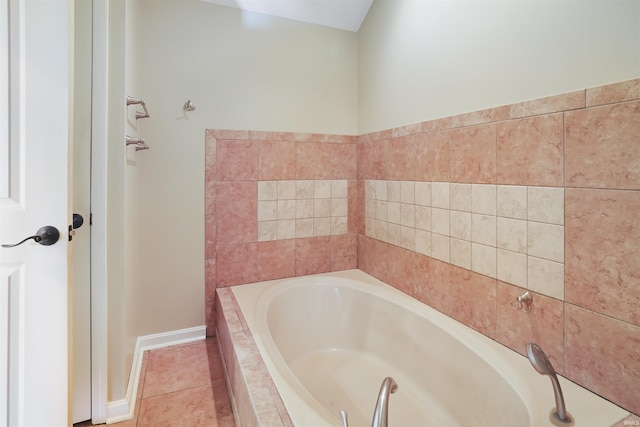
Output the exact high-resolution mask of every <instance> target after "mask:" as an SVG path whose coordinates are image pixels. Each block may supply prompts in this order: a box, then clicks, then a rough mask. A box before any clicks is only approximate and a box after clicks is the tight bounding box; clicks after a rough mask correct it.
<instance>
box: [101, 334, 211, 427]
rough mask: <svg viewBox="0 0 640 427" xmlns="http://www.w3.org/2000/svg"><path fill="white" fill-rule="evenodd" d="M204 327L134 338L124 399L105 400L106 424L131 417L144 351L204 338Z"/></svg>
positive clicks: (134, 406)
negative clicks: (133, 348)
mask: <svg viewBox="0 0 640 427" xmlns="http://www.w3.org/2000/svg"><path fill="white" fill-rule="evenodd" d="M206 329H207V328H206V326H196V327H194V328H188V329H181V330H179V331H170V332H163V333H160V334H153V335H145V336H141V337H138V339H137V340H136V348H135V350H134V352H133V362H132V365H131V374H130V375H129V386H128V387H127V397H126V399H120V400H115V401H111V402H107V424H113V423H117V422H120V421H126V420H130V419H132V418H133V412H134V411H135V408H136V397H137V395H138V385H139V384H138V382H139V380H140V369H141V368H142V356H143V355H144V352H145V351H147V350H155V349H157V348H162V347H169V346H171V345H178V344H185V343H189V342H194V341H200V340H204V339H205V338H206Z"/></svg>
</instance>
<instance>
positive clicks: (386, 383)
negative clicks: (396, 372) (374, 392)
mask: <svg viewBox="0 0 640 427" xmlns="http://www.w3.org/2000/svg"><path fill="white" fill-rule="evenodd" d="M397 390H398V385H397V384H396V382H395V381H394V380H393V378H391V377H387V378H385V379H384V380H383V381H382V385H381V386H380V392H379V393H378V401H377V402H376V409H375V411H374V412H373V421H372V422H371V427H387V425H388V422H389V421H388V419H389V395H390V394H391V393H395V392H396V391H397Z"/></svg>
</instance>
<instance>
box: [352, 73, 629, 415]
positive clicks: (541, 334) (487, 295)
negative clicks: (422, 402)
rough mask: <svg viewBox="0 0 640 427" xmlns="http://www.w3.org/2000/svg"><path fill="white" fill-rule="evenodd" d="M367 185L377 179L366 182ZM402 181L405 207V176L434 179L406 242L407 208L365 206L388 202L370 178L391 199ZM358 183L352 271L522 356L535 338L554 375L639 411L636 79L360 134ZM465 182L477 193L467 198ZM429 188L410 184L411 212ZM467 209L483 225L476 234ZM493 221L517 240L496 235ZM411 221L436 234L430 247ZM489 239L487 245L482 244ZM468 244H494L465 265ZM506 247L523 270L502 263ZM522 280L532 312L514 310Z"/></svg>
mask: <svg viewBox="0 0 640 427" xmlns="http://www.w3.org/2000/svg"><path fill="white" fill-rule="evenodd" d="M367 181H369V182H376V184H375V185H374V186H372V185H371V184H369V185H368V186H369V189H368V191H367V184H366V182H367ZM398 182H399V183H400V186H401V188H400V190H401V193H400V204H401V206H400V207H401V208H402V203H403V199H402V183H403V182H405V185H410V184H408V183H410V182H413V183H414V185H415V188H419V187H423V186H429V185H430V186H431V206H430V207H431V230H430V231H427V230H421V229H420V227H418V226H414V229H415V233H416V238H415V241H412V240H411V239H406V240H404V241H403V240H402V237H403V234H402V230H403V228H402V227H403V223H402V221H403V220H404V221H405V222H406V221H407V220H408V221H410V214H409V217H404V219H403V216H402V213H403V212H402V210H401V211H400V224H396V222H397V219H398V216H397V207H393V208H392V211H393V210H394V209H395V212H392V213H391V215H392V217H393V218H395V219H393V221H391V220H390V219H389V215H390V211H389V200H387V212H386V215H387V217H386V222H385V221H384V220H382V219H381V218H384V215H385V213H384V206H383V205H384V203H382V204H380V203H372V202H373V201H376V198H378V199H384V197H383V195H382V196H381V195H378V196H375V195H373V194H372V192H373V191H374V190H373V188H374V187H375V186H378V185H380V186H382V187H384V186H383V185H382V184H379V183H386V185H387V188H386V191H387V195H386V196H387V199H388V198H389V185H392V186H395V187H396V188H397V186H398ZM469 187H470V188H471V208H470V209H469V198H468V194H469ZM415 188H414V190H415ZM434 188H436V193H434ZM494 188H495V191H496V199H495V203H494V202H493V199H492V194H493V189H494ZM446 189H448V190H449V193H448V194H449V205H448V209H447V205H446V197H440V196H442V195H443V194H445V193H446ZM358 190H359V194H360V199H359V203H360V206H359V210H358V213H359V215H360V218H359V221H360V224H361V225H360V227H361V228H360V229H359V232H360V237H359V241H358V268H359V269H361V270H363V271H365V272H367V273H369V274H371V275H373V276H375V277H377V278H379V279H381V280H383V281H384V282H386V283H389V284H391V285H393V286H395V287H396V288H399V289H401V290H403V291H404V292H406V293H408V294H410V295H412V296H414V297H416V298H417V299H419V300H421V301H423V302H425V303H427V304H429V305H431V306H432V307H434V308H436V309H438V310H439V311H441V312H443V313H445V314H447V315H449V316H451V317H453V318H455V319H457V320H459V321H461V322H463V323H465V324H467V325H469V326H471V327H472V328H474V329H476V330H478V331H480V332H482V333H484V334H485V335H488V336H489V337H492V338H494V339H495V340H497V341H499V342H501V343H503V344H505V345H507V346H509V347H511V348H512V349H514V350H516V351H518V352H520V353H524V348H525V343H526V342H527V341H530V340H534V341H536V342H538V343H539V344H540V345H541V346H542V347H543V348H544V350H545V352H546V353H547V354H548V355H549V356H550V358H551V361H552V363H553V365H554V367H555V368H556V370H557V371H559V372H560V373H561V374H563V375H564V376H566V377H568V378H569V379H571V380H573V381H575V382H577V383H578V384H581V385H583V386H585V387H586V388H588V389H590V390H592V391H594V392H595V393H598V394H600V395H602V396H604V397H605V398H607V399H609V400H612V401H613V402H615V403H617V404H619V405H620V406H622V407H624V408H626V409H628V410H630V411H631V412H634V413H636V414H637V413H640V387H638V384H639V383H640V351H639V349H640V310H639V309H638V307H640V216H639V215H638V212H640V191H639V190H640V79H637V80H632V81H628V82H622V83H617V84H612V85H608V86H603V87H599V88H594V89H587V90H581V91H576V92H572V93H569V94H565V95H559V96H553V97H550V98H545V99H540V100H534V101H528V102H523V103H519V104H513V105H507V106H503V107H498V108H492V109H490V110H485V111H478V112H474V113H469V114H463V115H460V116H455V117H448V118H444V119H439V120H433V121H428V122H424V123H418V124H415V125H410V126H405V127H402V128H396V129H388V130H384V131H380V132H376V133H372V134H367V135H362V136H360V137H359V139H358ZM376 190H377V189H376ZM474 190H478V191H477V192H481V193H482V192H484V193H486V194H484V195H483V196H482V197H481V198H480V199H477V198H476V199H474V197H473V195H474ZM380 191H381V192H384V188H381V189H380ZM503 192H511V193H514V194H515V193H519V194H520V199H521V200H523V201H526V202H527V204H526V205H525V204H522V205H521V206H520V208H521V209H520V214H519V215H516V214H515V213H514V212H512V213H509V214H505V213H504V212H503V211H501V196H500V194H501V193H503ZM438 193H440V196H438V195H437V194H438ZM376 194H377V193H376ZM425 194H426V193H425V191H416V192H415V193H414V201H413V206H414V207H415V208H416V209H417V208H418V207H420V206H423V205H424V204H426V201H425V202H422V201H420V200H419V199H418V197H419V195H420V196H424V195H425ZM434 194H436V196H435V197H436V199H434ZM461 194H462V195H464V196H462V197H461ZM487 194H491V195H490V196H487ZM545 194H546V195H548V196H549V197H550V198H549V199H547V198H546V196H545ZM393 197H395V198H396V199H395V200H396V201H397V195H395V194H394V196H393ZM409 197H410V195H409ZM367 198H368V199H369V200H370V201H369V202H368V203H369V206H368V208H367V206H366V205H367V201H366V199H367ZM438 199H440V200H438ZM513 199H517V197H516V198H513ZM474 200H475V201H476V202H478V201H489V203H487V205H486V206H483V207H482V208H478V207H477V206H474ZM560 200H564V202H560ZM434 203H435V205H434ZM407 204H408V205H410V206H411V204H410V203H409V202H407ZM372 205H375V206H372ZM461 206H464V208H462V207H461ZM552 206H556V208H553V209H552ZM376 207H379V208H380V210H381V211H380V212H372V210H374V211H375V208H376ZM367 209H368V217H369V219H368V220H367V219H366V216H367V215H366V213H367ZM436 209H439V211H436ZM479 209H481V210H479ZM488 209H495V210H496V211H495V213H494V212H489V211H488ZM434 211H436V212H438V214H437V215H438V217H435V216H434ZM405 213H406V212H405ZM549 214H550V216H549V217H546V218H541V217H540V215H549ZM394 215H395V217H394ZM469 215H470V216H471V228H470V229H468V228H467V227H466V226H468V224H469V219H468V218H469ZM474 215H476V218H477V219H478V221H476V223H478V224H480V223H483V222H486V223H488V224H490V225H489V227H484V226H483V227H482V228H479V229H478V230H477V231H479V233H474V225H475V224H476V223H474V221H473V218H474ZM494 215H495V216H494ZM372 216H373V218H375V219H373V218H372ZM481 216H482V217H481ZM434 217H435V219H434ZM407 218H408V219H407ZM481 218H482V221H480V219H481ZM447 220H448V221H449V235H448V236H447V233H446V222H447ZM373 221H378V222H377V223H376V222H373ZM414 221H416V222H417V221H419V215H418V214H417V213H416V214H415V218H414ZM494 222H495V225H494ZM525 223H526V230H527V232H526V235H525V233H524V227H525ZM385 224H386V226H387V236H386V237H387V238H386V239H384V238H383V237H384V225H385ZM414 224H415V223H414ZM501 224H502V225H504V226H507V227H506V228H507V229H509V228H511V229H512V231H511V232H514V233H517V235H520V236H521V237H522V239H521V240H518V239H501V238H500V235H501V232H502V231H503V230H504V228H503V227H502V226H501ZM509 224H510V225H511V226H512V227H508V225H509ZM376 225H377V226H379V228H375V226H376ZM371 227H374V228H373V230H371ZM389 227H391V228H393V229H395V230H396V231H395V232H394V233H389V231H388V229H389ZM404 227H408V226H404ZM532 227H533V228H534V230H535V229H538V230H540V231H542V232H541V233H532V231H534V230H532ZM562 228H564V231H563V232H562V231H561V230H562ZM398 229H400V233H399V234H398V232H397V230H398ZM517 230H520V231H519V233H518V231H517ZM544 230H546V231H544ZM418 231H424V232H425V233H431V235H430V236H431V247H429V246H428V238H427V240H426V241H422V240H421V239H420V237H419V235H420V234H422V233H418ZM372 232H373V234H372ZM474 234H476V236H477V238H475V237H474ZM372 235H373V236H375V238H373V237H370V236H372ZM407 235H409V236H410V235H411V231H409V230H406V229H405V237H406V236H407ZM469 235H471V239H466V238H465V239H461V238H459V236H466V237H468V236H469ZM494 235H495V239H496V240H495V241H496V245H495V248H494V247H493V246H492V245H487V244H486V242H487V241H488V240H485V239H490V241H491V242H493V239H494ZM434 236H435V237H434ZM525 236H526V240H524V238H525ZM398 237H400V239H399V240H398ZM540 238H542V239H540ZM394 239H395V240H394ZM480 239H482V240H483V241H485V243H481V242H478V241H477V240H480ZM532 239H534V240H532ZM535 239H540V240H537V242H536V240H535ZM446 241H449V243H450V246H449V250H448V251H447V250H446ZM539 243H540V244H539ZM412 244H413V245H415V246H414V247H413V248H412V247H411V245H412ZM469 244H470V245H471V260H470V261H471V262H470V263H469V249H468V248H469ZM474 245H475V246H476V247H478V248H482V249H487V248H490V250H485V251H484V252H483V253H482V254H483V255H484V257H486V258H482V259H481V260H480V261H482V262H485V261H487V260H489V261H490V262H489V263H488V264H484V263H480V264H478V265H477V268H474V258H473V248H474ZM481 245H482V246H481ZM460 248H463V249H464V250H463V251H461V250H460ZM516 248H517V249H516ZM506 251H509V253H507V252H506ZM539 251H541V252H539ZM425 253H426V255H425ZM543 253H545V254H546V255H543ZM501 254H503V255H510V256H511V257H513V258H514V259H516V260H518V259H519V260H520V265H521V267H520V268H519V269H517V270H514V271H511V272H509V273H508V274H507V272H505V271H502V270H501V268H502V267H504V264H502V267H501V264H500V258H501ZM525 254H526V258H525ZM447 257H449V258H448V259H447ZM525 259H526V264H527V270H526V271H527V275H526V276H525V274H524V272H525V270H524V263H525ZM540 260H542V261H545V262H546V264H547V265H553V266H556V267H557V274H558V276H556V274H552V275H551V276H548V277H551V278H552V279H553V280H550V281H549V280H546V277H547V276H546V275H545V276H542V277H538V278H537V279H536V278H535V277H532V274H534V273H538V274H540V273H541V272H542V271H544V270H541V269H537V268H531V267H532V266H531V264H532V261H534V262H535V261H540ZM563 264H564V274H563V275H562V274H560V272H561V267H562V265H563ZM469 265H470V266H471V268H469ZM517 265H518V264H517V262H516V263H513V264H512V266H517ZM542 279H544V280H542ZM525 280H526V282H525ZM527 287H528V288H529V289H531V291H532V293H533V301H534V302H533V309H532V311H531V312H530V313H523V312H521V311H516V310H513V309H512V308H511V306H510V304H511V303H512V302H513V301H515V299H516V297H517V296H518V295H520V294H521V293H522V292H524V290H525V289H526V288H527Z"/></svg>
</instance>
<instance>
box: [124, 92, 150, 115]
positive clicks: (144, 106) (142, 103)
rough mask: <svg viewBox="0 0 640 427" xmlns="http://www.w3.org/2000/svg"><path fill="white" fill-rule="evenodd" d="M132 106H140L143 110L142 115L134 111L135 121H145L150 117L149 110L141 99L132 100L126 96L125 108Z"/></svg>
mask: <svg viewBox="0 0 640 427" xmlns="http://www.w3.org/2000/svg"><path fill="white" fill-rule="evenodd" d="M132 104H134V105H135V104H140V105H142V108H143V109H144V113H143V112H141V111H136V120H137V119H146V118H147V117H150V115H149V110H147V104H145V102H144V100H143V99H142V98H134V97H133V96H129V95H127V106H129V105H132Z"/></svg>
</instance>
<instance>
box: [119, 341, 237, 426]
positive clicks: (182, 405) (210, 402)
mask: <svg viewBox="0 0 640 427" xmlns="http://www.w3.org/2000/svg"><path fill="white" fill-rule="evenodd" d="M114 425H115V426H118V427H147V426H153V427H205V426H206V427H235V421H234V418H233V412H232V410H231V403H230V401H229V395H228V394H227V388H226V385H225V381H224V372H223V369H222V363H221V362H220V354H219V352H218V342H217V340H216V339H215V338H208V339H206V340H205V341H198V342H196V343H189V344H183V345H177V346H172V347H165V348H161V349H157V350H151V351H147V352H145V354H144V358H143V362H142V369H141V372H140V385H139V387H138V398H137V399H136V409H135V414H134V417H133V419H132V420H129V421H123V422H120V423H117V424H114Z"/></svg>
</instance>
